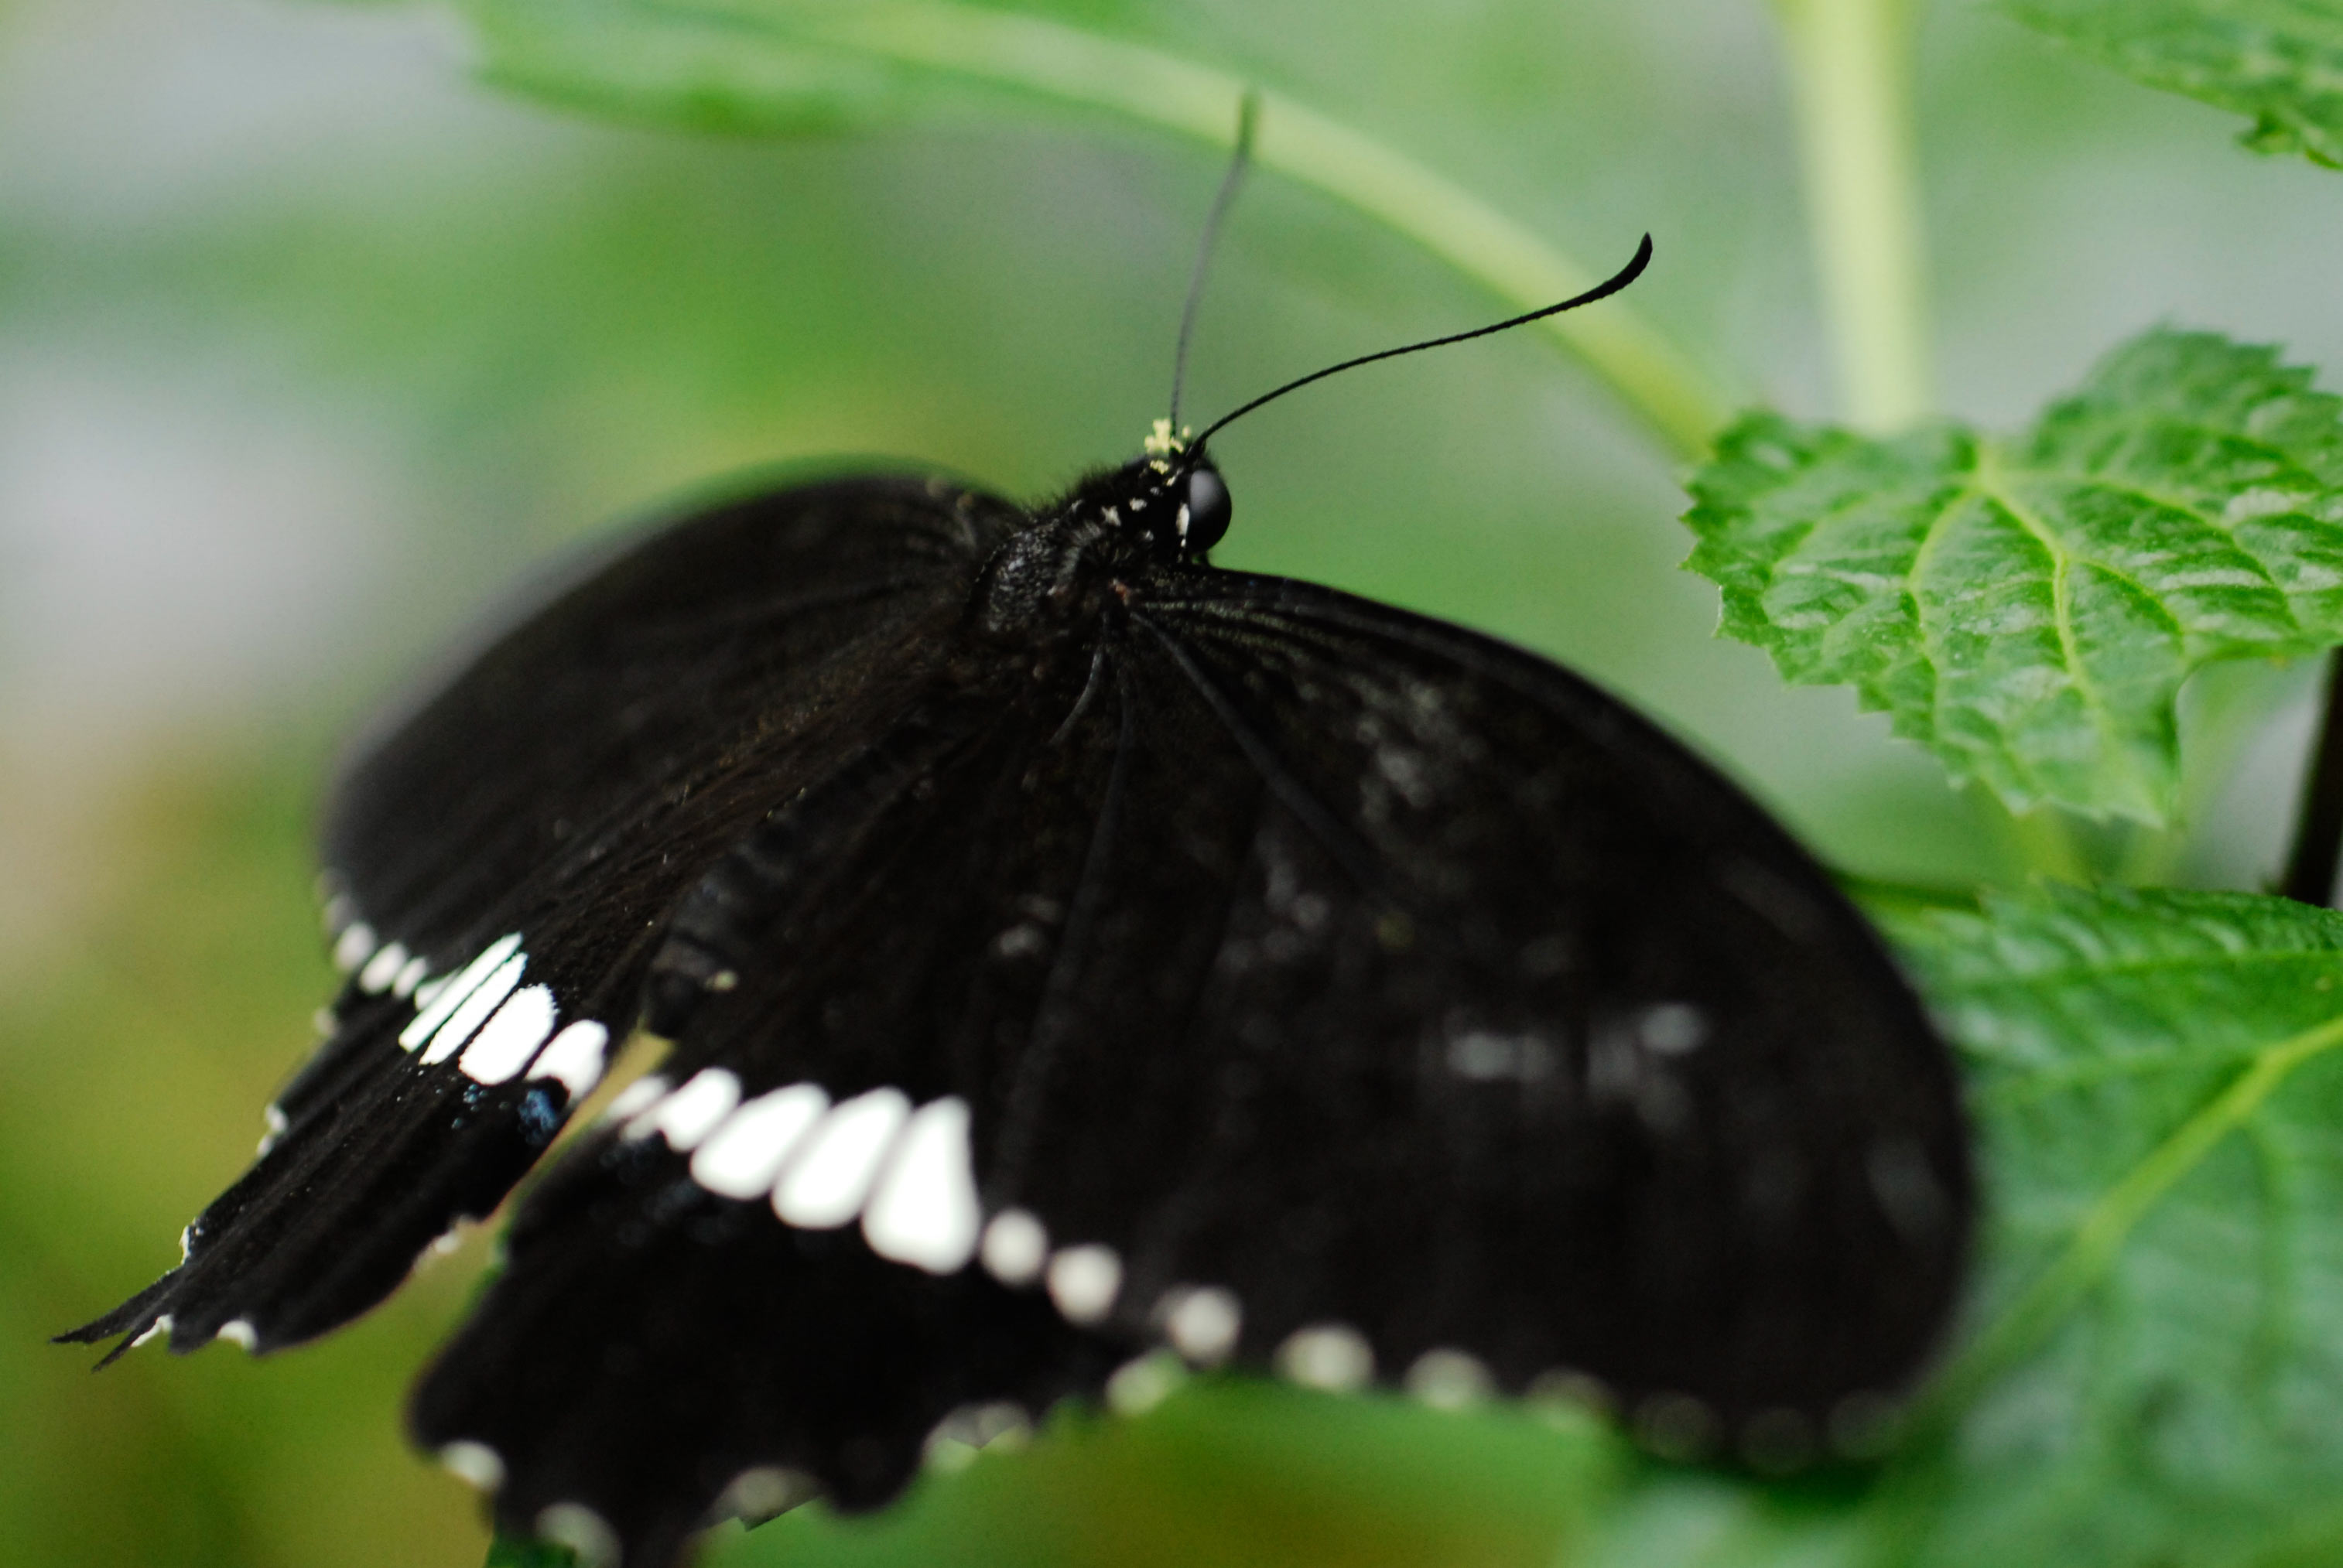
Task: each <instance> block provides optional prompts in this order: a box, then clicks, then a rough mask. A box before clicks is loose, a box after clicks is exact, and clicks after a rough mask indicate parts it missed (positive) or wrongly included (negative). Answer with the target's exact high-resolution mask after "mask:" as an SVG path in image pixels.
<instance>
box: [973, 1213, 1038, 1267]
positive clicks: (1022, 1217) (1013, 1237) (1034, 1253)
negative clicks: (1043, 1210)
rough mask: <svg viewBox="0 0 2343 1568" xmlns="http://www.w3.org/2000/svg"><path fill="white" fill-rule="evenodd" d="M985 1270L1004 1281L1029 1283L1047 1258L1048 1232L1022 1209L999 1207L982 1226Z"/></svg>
mask: <svg viewBox="0 0 2343 1568" xmlns="http://www.w3.org/2000/svg"><path fill="white" fill-rule="evenodd" d="M982 1251H983V1255H984V1268H985V1271H986V1272H987V1273H989V1274H990V1275H991V1276H992V1277H993V1278H994V1279H996V1280H999V1281H1000V1282H1001V1283H1002V1284H1004V1285H1030V1284H1031V1283H1032V1282H1034V1281H1035V1280H1037V1279H1039V1278H1041V1265H1042V1264H1043V1263H1046V1262H1048V1261H1050V1232H1049V1231H1047V1230H1045V1229H1044V1228H1043V1227H1042V1224H1041V1221H1039V1220H1037V1219H1035V1218H1034V1217H1033V1216H1032V1215H1031V1214H1029V1213H1027V1212H1026V1211H1024V1210H1022V1209H1003V1210H1002V1211H1001V1212H1000V1213H998V1214H996V1215H994V1216H993V1218H992V1223H991V1224H990V1225H987V1226H986V1227H985V1228H984V1246H983V1249H982Z"/></svg>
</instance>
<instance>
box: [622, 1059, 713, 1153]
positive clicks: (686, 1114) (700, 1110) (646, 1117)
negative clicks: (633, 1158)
mask: <svg viewBox="0 0 2343 1568" xmlns="http://www.w3.org/2000/svg"><path fill="white" fill-rule="evenodd" d="M739 1103H740V1081H739V1079H738V1078H736V1077H734V1076H733V1075H732V1074H731V1073H729V1072H727V1071H725V1070H724V1069H722V1068H720V1067H703V1068H701V1069H700V1070H699V1071H698V1072H695V1073H693V1074H692V1075H691V1079H690V1081H689V1082H687V1083H686V1084H685V1085H684V1086H683V1087H682V1088H681V1089H679V1090H677V1091H675V1092H674V1093H673V1094H670V1095H669V1096H668V1097H667V1098H666V1099H665V1100H662V1101H659V1103H658V1104H657V1105H654V1106H652V1107H651V1108H650V1109H649V1111H644V1112H643V1113H642V1114H641V1115H640V1116H638V1117H636V1118H635V1120H634V1121H633V1123H632V1124H631V1125H629V1126H628V1129H627V1136H628V1137H629V1138H644V1137H648V1136H649V1135H650V1134H651V1133H654V1132H660V1133H664V1134H666V1136H667V1142H668V1147H669V1148H670V1149H672V1150H674V1151H676V1152H677V1153H679V1154H684V1153H689V1151H691V1150H692V1149H694V1148H696V1147H697V1146H698V1145H699V1141H700V1140H701V1139H703V1138H705V1137H707V1136H708V1135H709V1133H710V1132H712V1131H715V1130H716V1125H717V1123H719V1122H720V1121H723V1120H724V1119H725V1118H726V1117H728V1116H729V1115H731V1114H732V1108H733V1107H734V1106H736V1105H738V1104H739Z"/></svg>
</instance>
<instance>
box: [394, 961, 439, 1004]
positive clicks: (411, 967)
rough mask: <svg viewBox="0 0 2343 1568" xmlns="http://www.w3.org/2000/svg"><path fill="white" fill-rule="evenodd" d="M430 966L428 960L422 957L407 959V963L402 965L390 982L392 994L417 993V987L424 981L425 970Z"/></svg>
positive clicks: (409, 994) (408, 994)
mask: <svg viewBox="0 0 2343 1568" xmlns="http://www.w3.org/2000/svg"><path fill="white" fill-rule="evenodd" d="M430 967H431V965H430V964H429V963H428V962H427V961H426V960H423V959H420V958H412V959H409V960H407V962H406V963H405V964H403V965H401V966H400V968H399V970H398V973H397V975H396V976H394V977H393V978H392V980H391V982H390V994H391V995H393V996H413V995H414V994H415V988H416V987H417V986H419V985H421V984H422V983H423V975H424V971H425V970H428V969H429V968H430Z"/></svg>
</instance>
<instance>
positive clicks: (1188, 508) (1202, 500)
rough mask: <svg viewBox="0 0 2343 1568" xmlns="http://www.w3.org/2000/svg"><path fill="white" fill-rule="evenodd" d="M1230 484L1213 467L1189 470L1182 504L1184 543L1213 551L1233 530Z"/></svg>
mask: <svg viewBox="0 0 2343 1568" xmlns="http://www.w3.org/2000/svg"><path fill="white" fill-rule="evenodd" d="M1231 510H1232V508H1231V507H1230V504H1229V487H1228V486H1227V485H1225V484H1223V483H1222V481H1221V476H1220V474H1219V472H1218V471H1217V470H1215V469H1212V468H1193V469H1191V470H1189V474H1188V482H1187V485H1186V487H1185V489H1184V491H1183V494H1182V499H1181V503H1180V546H1181V548H1182V549H1188V550H1209V549H1211V548H1212V547H1213V546H1214V545H1216V544H1219V543H1220V542H1221V536H1222V534H1225V533H1227V532H1228V531H1229V515H1230V512H1231Z"/></svg>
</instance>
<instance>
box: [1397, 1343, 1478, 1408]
mask: <svg viewBox="0 0 2343 1568" xmlns="http://www.w3.org/2000/svg"><path fill="white" fill-rule="evenodd" d="M1493 1387H1494V1383H1493V1380H1492V1379H1491V1378H1490V1376H1489V1369H1488V1368H1486V1367H1484V1366H1483V1365H1482V1364H1481V1363H1480V1362H1479V1361H1478V1360H1477V1359H1476V1358H1474V1357H1473V1356H1471V1355H1468V1354H1466V1353H1465V1352H1463V1351H1458V1350H1446V1349H1442V1350H1430V1351H1426V1352H1423V1354H1422V1355H1420V1356H1418V1357H1416V1358H1415V1364H1414V1365H1413V1366H1412V1367H1410V1368H1408V1369H1407V1392H1410V1393H1412V1394H1413V1395H1414V1396H1415V1397H1416V1398H1418V1399H1420V1400H1422V1401H1423V1402H1424V1403H1426V1404H1428V1405H1430V1406H1432V1407H1433V1409H1434V1410H1463V1408H1464V1407H1465V1406H1467V1405H1471V1404H1478V1403H1480V1402H1482V1401H1483V1400H1484V1399H1487V1398H1488V1397H1489V1394H1490V1392H1491V1391H1492V1389H1493Z"/></svg>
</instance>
